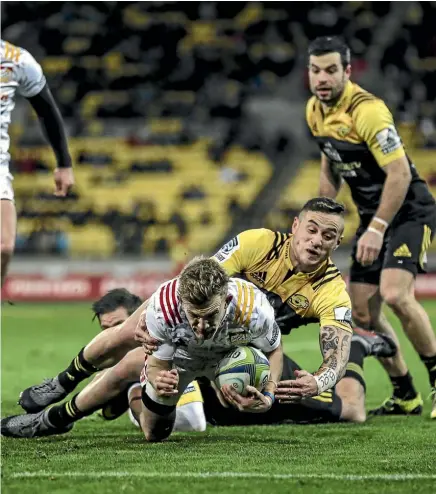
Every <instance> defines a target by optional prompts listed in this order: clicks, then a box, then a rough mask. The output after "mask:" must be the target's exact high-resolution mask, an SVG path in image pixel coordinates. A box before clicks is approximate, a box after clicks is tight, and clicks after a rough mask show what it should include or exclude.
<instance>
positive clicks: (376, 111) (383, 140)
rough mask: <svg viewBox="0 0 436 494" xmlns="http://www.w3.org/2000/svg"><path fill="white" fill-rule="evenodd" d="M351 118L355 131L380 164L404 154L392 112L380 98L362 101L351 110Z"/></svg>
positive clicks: (382, 164) (383, 164)
mask: <svg viewBox="0 0 436 494" xmlns="http://www.w3.org/2000/svg"><path fill="white" fill-rule="evenodd" d="M353 119H354V125H355V127H356V131H357V133H358V134H359V136H360V137H361V138H362V139H363V141H364V142H365V143H366V144H367V146H368V147H369V149H370V151H371V153H372V155H373V156H374V158H375V159H376V161H377V163H378V164H379V165H380V166H385V165H387V164H389V163H391V162H392V161H394V160H396V159H399V158H402V157H404V156H406V152H405V151H404V147H403V143H402V142H401V138H400V136H399V135H398V132H397V129H396V128H395V124H394V119H393V117H392V114H391V112H390V111H389V109H388V107H387V106H386V105H385V103H384V102H383V101H382V100H380V99H376V100H373V101H364V102H363V103H361V104H360V105H359V106H358V107H357V108H356V109H355V111H354V112H353Z"/></svg>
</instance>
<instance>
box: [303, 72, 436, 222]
mask: <svg viewBox="0 0 436 494" xmlns="http://www.w3.org/2000/svg"><path fill="white" fill-rule="evenodd" d="M306 119H307V123H308V125H309V128H310V130H311V132H312V134H313V136H314V137H315V139H316V141H317V143H318V146H319V148H320V149H321V151H322V152H323V153H324V154H325V156H326V157H327V158H328V161H329V164H330V166H331V167H332V169H333V171H334V172H336V173H335V174H339V175H340V176H341V177H343V179H344V180H345V181H346V182H347V183H348V185H349V187H350V190H351V194H352V196H353V199H354V202H355V203H356V205H357V208H358V211H359V214H360V216H361V217H362V216H366V215H368V216H372V215H373V214H374V213H375V212H376V210H377V208H378V205H379V202H380V198H381V192H382V189H383V184H384V181H385V178H386V174H385V172H384V170H383V167H384V166H385V165H387V164H389V163H391V162H392V161H394V160H396V159H399V158H402V157H404V156H405V157H406V158H407V160H408V161H409V165H410V170H411V173H412V182H411V184H410V187H409V191H408V193H407V196H406V199H405V201H404V204H403V206H402V208H401V210H400V212H399V216H400V217H402V216H404V217H407V218H410V216H411V215H412V216H413V215H420V213H421V210H422V207H423V206H424V207H425V206H427V205H433V204H434V199H433V197H432V195H431V193H430V191H429V190H428V188H427V185H426V183H425V182H424V181H423V180H422V179H421V178H420V177H419V175H418V173H417V171H416V169H415V166H414V165H413V163H412V162H411V161H410V159H409V158H408V157H407V155H406V152H405V150H404V147H403V144H402V142H401V139H400V137H399V135H398V133H397V130H396V128H395V125H394V121H393V118H392V114H391V112H390V111H389V109H388V108H387V106H386V105H385V103H384V102H383V100H381V99H379V98H377V97H376V96H374V95H373V94H371V93H368V92H367V91H365V90H364V89H362V88H361V87H359V86H358V85H357V84H354V83H352V82H350V81H349V82H348V83H347V84H346V86H345V90H344V92H343V94H342V96H341V98H340V99H339V101H338V103H337V104H336V105H335V106H334V107H332V108H329V109H327V110H326V109H325V108H323V106H322V105H321V103H320V102H319V100H318V99H317V98H316V97H315V96H313V97H312V98H311V99H310V100H309V101H308V104H307V107H306Z"/></svg>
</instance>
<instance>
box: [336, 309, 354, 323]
mask: <svg viewBox="0 0 436 494" xmlns="http://www.w3.org/2000/svg"><path fill="white" fill-rule="evenodd" d="M333 312H334V315H335V320H336V321H338V322H341V323H347V324H351V309H350V308H349V307H335V308H334V309H333Z"/></svg>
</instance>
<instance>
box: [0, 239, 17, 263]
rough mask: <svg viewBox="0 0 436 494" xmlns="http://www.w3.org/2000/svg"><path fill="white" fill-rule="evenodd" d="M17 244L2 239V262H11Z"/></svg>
mask: <svg viewBox="0 0 436 494" xmlns="http://www.w3.org/2000/svg"><path fill="white" fill-rule="evenodd" d="M14 247H15V242H14V241H13V240H9V239H8V238H4V239H3V238H2V239H1V256H2V262H5V261H9V259H10V258H11V256H12V254H13V253H14Z"/></svg>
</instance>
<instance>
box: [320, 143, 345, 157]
mask: <svg viewBox="0 0 436 494" xmlns="http://www.w3.org/2000/svg"><path fill="white" fill-rule="evenodd" d="M322 151H323V153H324V154H325V155H326V156H327V158H328V159H329V160H330V161H339V162H341V161H342V158H341V155H340V154H339V153H338V152H337V151H336V149H335V148H334V147H333V146H332V143H331V142H326V143H325V144H324V146H323V148H322Z"/></svg>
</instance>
